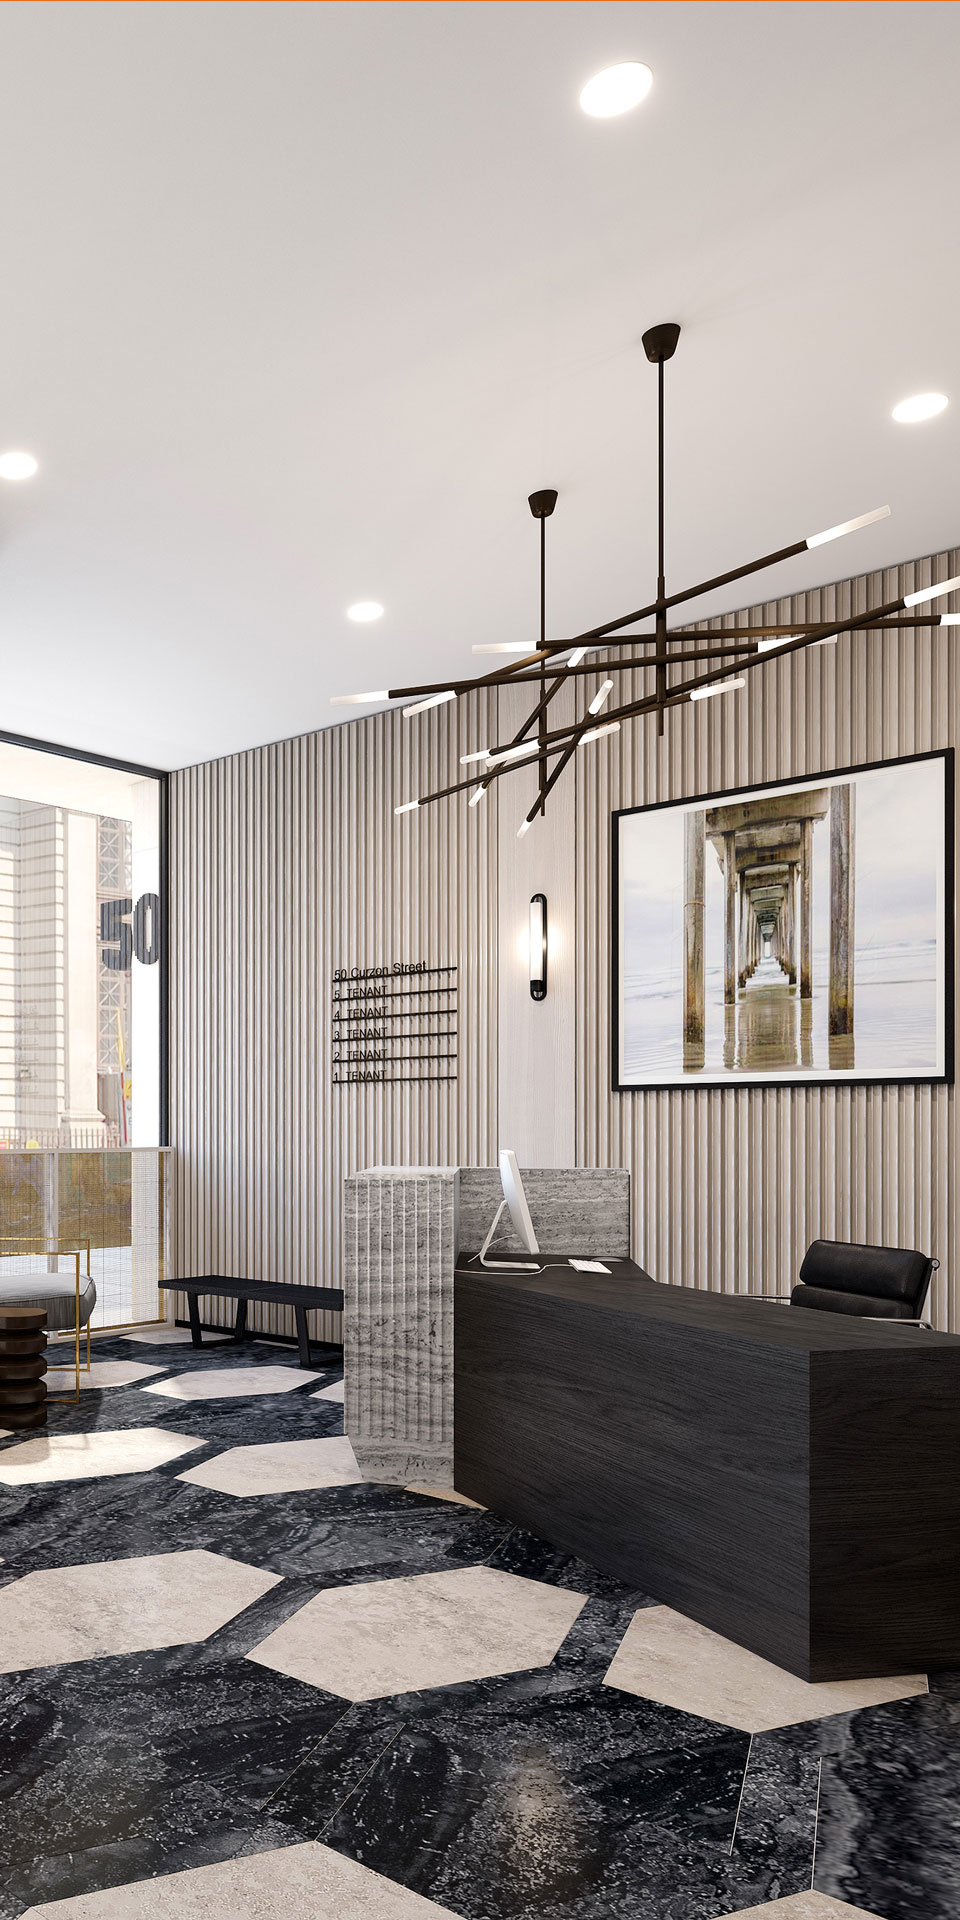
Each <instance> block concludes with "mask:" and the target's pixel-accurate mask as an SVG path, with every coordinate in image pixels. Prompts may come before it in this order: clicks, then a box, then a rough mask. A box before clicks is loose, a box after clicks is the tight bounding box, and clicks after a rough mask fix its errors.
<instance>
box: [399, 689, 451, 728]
mask: <svg viewBox="0 0 960 1920" xmlns="http://www.w3.org/2000/svg"><path fill="white" fill-rule="evenodd" d="M456 697H457V690H456V687H448V688H447V690H446V692H444V693H432V694H431V695H430V698H429V700H418V701H417V702H416V705H415V706H412V707H404V709H403V717H404V719H405V720H412V719H413V716H414V714H415V713H426V711H427V708H428V707H442V706H443V705H444V704H445V703H446V701H447V700H455V699H456Z"/></svg>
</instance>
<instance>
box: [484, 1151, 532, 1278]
mask: <svg viewBox="0 0 960 1920" xmlns="http://www.w3.org/2000/svg"><path fill="white" fill-rule="evenodd" d="M500 1185H501V1188H502V1189H503V1199H502V1200H501V1202H500V1205H499V1207H498V1208H497V1211H496V1213H495V1214H494V1217H493V1220H492V1221H491V1224H490V1231H489V1233H488V1234H487V1237H486V1239H485V1241H484V1243H483V1246H482V1247H481V1248H480V1252H479V1253H478V1255H477V1259H478V1260H479V1262H480V1265H481V1266H482V1267H490V1268H495V1269H496V1270H497V1271H498V1272H504V1273H539V1271H540V1268H539V1266H538V1265H536V1264H535V1263H533V1262H531V1261H529V1260H488V1259H487V1253H488V1250H489V1248H490V1246H491V1245H492V1243H493V1238H494V1235H495V1234H496V1231H497V1228H498V1226H499V1225H500V1221H501V1219H502V1218H503V1213H504V1209H505V1208H506V1210H507V1212H508V1213H509V1215H510V1219H511V1221H512V1222H513V1230H514V1232H515V1234H516V1236H517V1239H518V1240H520V1241H522V1242H523V1245H524V1246H525V1247H526V1249H527V1252H528V1253H539V1251H540V1248H539V1246H538V1244H537V1236H536V1234H535V1233H534V1231H533V1221H532V1220H531V1218H530V1209H529V1207H528V1206H527V1196H526V1194H525V1193H524V1191H523V1181H522V1180H521V1178H520V1168H519V1167H518V1165H517V1156H516V1154H515V1153H514V1151H513V1149H512V1147H501V1149H500Z"/></svg>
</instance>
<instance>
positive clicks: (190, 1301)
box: [187, 1293, 203, 1347]
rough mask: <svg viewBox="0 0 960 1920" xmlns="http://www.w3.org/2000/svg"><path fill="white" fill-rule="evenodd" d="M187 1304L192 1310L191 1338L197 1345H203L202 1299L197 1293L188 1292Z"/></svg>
mask: <svg viewBox="0 0 960 1920" xmlns="http://www.w3.org/2000/svg"><path fill="white" fill-rule="evenodd" d="M187 1305H188V1308H189V1311H190V1338H191V1340H192V1342H193V1344H194V1346H195V1347H202V1346H203V1334H202V1333H201V1332H200V1301H199V1298H198V1296H197V1295H196V1294H195V1293H188V1295H187Z"/></svg>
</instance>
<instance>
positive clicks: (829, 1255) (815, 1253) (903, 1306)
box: [790, 1240, 937, 1320]
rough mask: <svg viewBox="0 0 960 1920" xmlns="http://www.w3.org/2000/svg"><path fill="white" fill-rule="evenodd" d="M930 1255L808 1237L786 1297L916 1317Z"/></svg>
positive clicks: (837, 1309) (881, 1315) (800, 1303)
mask: <svg viewBox="0 0 960 1920" xmlns="http://www.w3.org/2000/svg"><path fill="white" fill-rule="evenodd" d="M936 1264H937V1263H936V1261H935V1260H932V1259H930V1257H929V1256H928V1255H927V1254H925V1253H917V1252H914V1251H913V1250H912V1249H911V1248H909V1247H863V1246H859V1245H857V1244H856V1243H855V1242H852V1241H848V1240H814V1241H812V1242H811V1244H810V1246H809V1247H808V1248H807V1251H806V1253H805V1254H804V1256H803V1265H802V1266H801V1268H800V1284H799V1286H796V1287H794V1289H793V1292H792V1293H791V1295H790V1302H791V1305H792V1306H795V1307H820V1308H824V1309H826V1311H827V1312H829V1313H859V1314H862V1315H864V1316H870V1317H872V1318H878V1319H885V1320H919V1319H920V1316H921V1314H922V1312H923V1304H924V1301H925V1300H926V1297H927V1291H928V1289H929V1286H930V1280H931V1277H932V1274H933V1270H934V1267H935V1266H936Z"/></svg>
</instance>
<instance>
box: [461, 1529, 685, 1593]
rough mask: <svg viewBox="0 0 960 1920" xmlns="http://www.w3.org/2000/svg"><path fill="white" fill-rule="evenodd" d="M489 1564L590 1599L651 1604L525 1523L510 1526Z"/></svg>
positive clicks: (631, 1589)
mask: <svg viewBox="0 0 960 1920" xmlns="http://www.w3.org/2000/svg"><path fill="white" fill-rule="evenodd" d="M490 1565H491V1566H492V1567H500V1568H501V1569H502V1570H503V1572H504V1573H516V1574H519V1575H521V1576H522V1578H524V1579H526V1580H540V1581H543V1582H545V1583H546V1585H548V1586H551V1587H564V1588H565V1589H566V1590H567V1591H568V1592H573V1593H586V1594H590V1595H591V1596H592V1597H593V1598H594V1599H597V1600H603V1601H608V1602H611V1603H612V1604H614V1605H625V1604H629V1605H630V1606H632V1607H633V1609H634V1611H636V1609H637V1607H643V1606H652V1605H654V1604H655V1602H653V1601H651V1600H650V1598H649V1596H648V1595H646V1594H643V1593H641V1592H639V1590H638V1589H637V1588H635V1587H628V1586H625V1585H624V1582H623V1581H622V1580H617V1579H615V1578H614V1576H613V1575H612V1574H609V1573H601V1572H600V1571H599V1569H598V1568H597V1567H591V1566H589V1565H588V1563H587V1562H586V1561H585V1560H578V1559H577V1557H576V1555H575V1554H572V1553H564V1551H563V1550H562V1548H560V1547H551V1546H548V1545H547V1542H546V1541H545V1540H538V1539H537V1536H536V1534H533V1533H528V1532H527V1530H526V1528H525V1527H517V1526H512V1527H511V1528H510V1531H509V1533H508V1534H507V1536H506V1539H505V1540H504V1542H503V1545H502V1546H500V1547H498V1549H497V1551H496V1553H495V1554H494V1556H493V1559H492V1560H491V1562H490Z"/></svg>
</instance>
